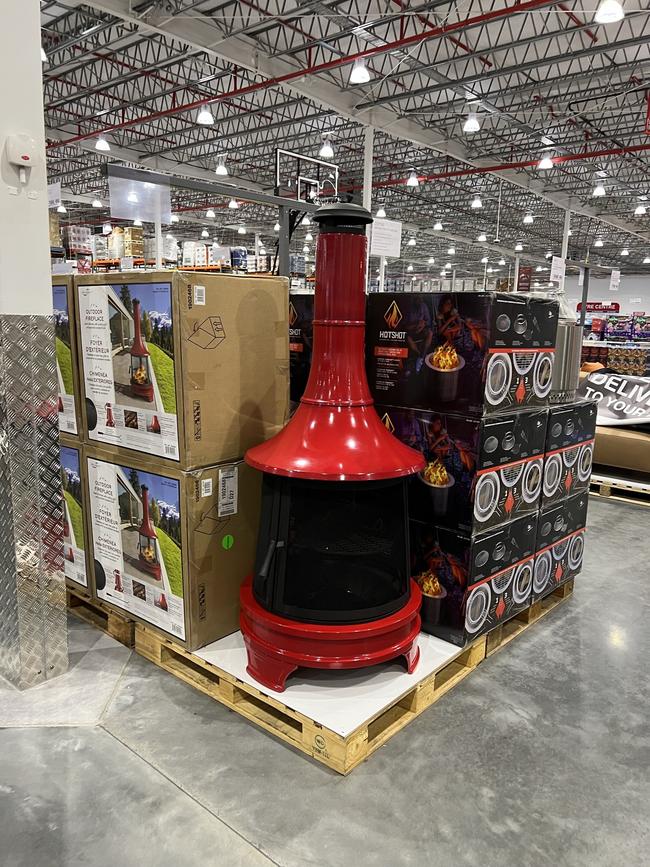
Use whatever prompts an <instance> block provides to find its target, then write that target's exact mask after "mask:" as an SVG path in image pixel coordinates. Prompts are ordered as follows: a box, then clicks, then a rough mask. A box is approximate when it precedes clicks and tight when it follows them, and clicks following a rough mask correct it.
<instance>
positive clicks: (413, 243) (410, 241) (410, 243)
mask: <svg viewBox="0 0 650 867" xmlns="http://www.w3.org/2000/svg"><path fill="white" fill-rule="evenodd" d="M407 246H409V247H415V238H409V239H408V243H407Z"/></svg>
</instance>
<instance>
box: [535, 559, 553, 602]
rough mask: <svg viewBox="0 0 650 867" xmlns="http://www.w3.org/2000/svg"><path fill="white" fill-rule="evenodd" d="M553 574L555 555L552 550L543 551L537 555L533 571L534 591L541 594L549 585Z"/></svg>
mask: <svg viewBox="0 0 650 867" xmlns="http://www.w3.org/2000/svg"><path fill="white" fill-rule="evenodd" d="M552 574H553V557H552V556H551V552H550V551H542V553H541V554H538V555H537V557H535V568H534V571H533V593H535V595H539V594H540V593H543V592H544V591H545V590H546V588H547V587H548V585H549V583H550V581H551V578H552Z"/></svg>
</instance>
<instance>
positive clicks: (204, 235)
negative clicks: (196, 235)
mask: <svg viewBox="0 0 650 867" xmlns="http://www.w3.org/2000/svg"><path fill="white" fill-rule="evenodd" d="M201 237H202V238H209V237H210V233H209V232H208V230H207V229H203V231H202V232H201Z"/></svg>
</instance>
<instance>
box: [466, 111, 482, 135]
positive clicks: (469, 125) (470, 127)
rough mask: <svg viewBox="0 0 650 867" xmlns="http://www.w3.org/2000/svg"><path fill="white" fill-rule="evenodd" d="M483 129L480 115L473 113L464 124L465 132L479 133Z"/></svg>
mask: <svg viewBox="0 0 650 867" xmlns="http://www.w3.org/2000/svg"><path fill="white" fill-rule="evenodd" d="M480 128H481V124H480V123H479V119H478V115H477V114H476V113H475V112H473V111H471V112H470V113H469V114H468V115H467V120H466V121H465V123H464V124H463V132H478V131H479V130H480Z"/></svg>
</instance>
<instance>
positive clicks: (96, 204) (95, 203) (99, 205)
mask: <svg viewBox="0 0 650 867" xmlns="http://www.w3.org/2000/svg"><path fill="white" fill-rule="evenodd" d="M102 207H103V205H102V203H101V201H100V200H99V199H93V208H102Z"/></svg>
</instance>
